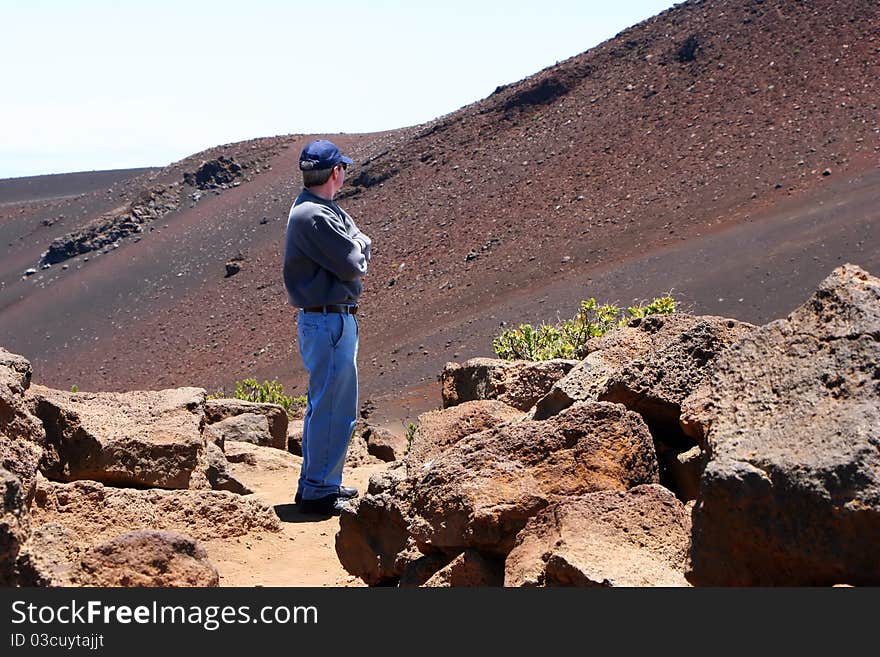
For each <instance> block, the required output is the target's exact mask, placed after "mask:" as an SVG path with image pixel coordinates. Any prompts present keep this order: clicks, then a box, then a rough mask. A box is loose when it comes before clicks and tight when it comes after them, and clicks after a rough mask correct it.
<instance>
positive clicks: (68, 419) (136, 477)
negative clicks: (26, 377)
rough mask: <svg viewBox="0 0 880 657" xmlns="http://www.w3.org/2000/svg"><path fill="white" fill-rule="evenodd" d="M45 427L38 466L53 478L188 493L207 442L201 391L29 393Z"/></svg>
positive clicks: (37, 388) (38, 389)
mask: <svg viewBox="0 0 880 657" xmlns="http://www.w3.org/2000/svg"><path fill="white" fill-rule="evenodd" d="M29 395H30V397H31V401H32V404H33V408H34V413H35V414H36V415H37V416H38V417H39V418H40V419H41V420H42V421H43V425H44V426H45V428H46V442H47V449H46V456H45V459H44V461H43V465H42V469H43V472H45V474H46V475H47V476H48V477H50V478H52V479H55V480H58V481H74V480H77V479H90V480H94V481H101V482H104V483H107V484H114V485H120V486H154V487H159V488H187V487H188V486H189V484H190V478H191V476H192V473H193V470H194V469H195V468H196V467H197V465H198V462H199V455H200V453H201V451H202V447H203V445H204V442H205V440H204V437H203V436H202V426H203V423H204V409H205V391H204V390H202V389H201V388H177V389H175V390H159V391H140V392H125V393H112V392H77V393H71V392H62V391H59V390H52V389H50V388H45V387H43V386H33V387H32V388H31V390H30V391H29Z"/></svg>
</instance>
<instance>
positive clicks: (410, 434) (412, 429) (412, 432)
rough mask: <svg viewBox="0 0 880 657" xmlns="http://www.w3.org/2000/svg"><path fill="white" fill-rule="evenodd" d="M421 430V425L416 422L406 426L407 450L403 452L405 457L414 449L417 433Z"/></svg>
mask: <svg viewBox="0 0 880 657" xmlns="http://www.w3.org/2000/svg"><path fill="white" fill-rule="evenodd" d="M418 430H419V425H417V424H416V423H415V422H410V423H409V424H408V425H406V449H404V450H403V453H404V455H406V454H409V450H410V449H411V448H412V444H413V440H415V437H416V432H417V431H418Z"/></svg>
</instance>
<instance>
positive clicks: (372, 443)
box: [363, 426, 407, 463]
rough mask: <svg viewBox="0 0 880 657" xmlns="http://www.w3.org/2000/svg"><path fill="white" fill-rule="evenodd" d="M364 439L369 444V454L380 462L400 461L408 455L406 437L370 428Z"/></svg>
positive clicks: (379, 428) (366, 431)
mask: <svg viewBox="0 0 880 657" xmlns="http://www.w3.org/2000/svg"><path fill="white" fill-rule="evenodd" d="M363 437H364V440H365V441H366V442H367V452H369V453H370V454H372V455H373V456H375V457H376V458H377V459H379V460H380V461H385V462H386V463H390V462H392V461H399V460H400V459H402V458H403V457H404V455H405V453H406V448H407V441H406V437H405V436H399V435H397V434H394V433H391V432H390V431H388V430H387V429H382V428H381V427H375V426H368V427H367V429H366V430H365V431H364V434H363Z"/></svg>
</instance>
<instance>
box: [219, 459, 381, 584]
mask: <svg viewBox="0 0 880 657" xmlns="http://www.w3.org/2000/svg"><path fill="white" fill-rule="evenodd" d="M250 449H251V450H252V451H253V452H255V453H257V454H258V457H259V460H258V463H257V466H256V467H254V466H250V465H246V464H244V463H238V464H232V465H231V468H230V469H231V470H232V472H233V473H234V475H235V476H236V477H237V478H238V479H239V480H240V481H242V482H243V483H245V484H246V485H247V486H248V487H250V488H251V489H252V490H253V491H254V493H253V494H252V497H254V498H256V499H259V500H260V501H262V502H264V503H266V504H268V505H269V506H271V507H273V508H274V509H275V512H276V513H277V514H278V517H279V518H280V520H281V523H282V527H283V530H282V532H281V533H280V534H272V533H253V534H248V535H247V536H242V537H239V538H232V539H226V540H219V539H218V540H215V541H207V542H203V545H204V546H205V549H206V550H207V551H208V556H209V558H210V559H211V562H212V563H213V564H214V565H215V566H216V567H217V570H218V571H219V572H220V585H221V586H339V587H343V586H345V587H347V586H364V584H363V582H361V580H360V579H358V578H355V577H352V576H351V575H349V574H348V573H347V572H345V570H344V569H343V568H342V566H341V565H340V563H339V559H338V558H337V556H336V550H335V547H334V544H335V536H336V532H337V531H338V530H339V518H338V517H322V516H313V515H305V514H301V513H299V512H298V511H297V508H296V506H295V505H294V504H293V494H294V492H295V488H296V480H297V477H298V476H299V469H300V465H301V464H302V459H301V458H300V457H298V456H295V455H293V454H287V453H285V452H281V451H279V450H276V449H273V448H270V447H262V448H261V447H255V448H250ZM385 467H387V465H386V464H375V465H365V466H359V467H346V468H345V470H344V475H343V477H344V479H343V480H344V482H345V484H346V485H347V486H355V487H356V488H358V490H359V491H361V494H363V493H364V492H365V491H366V489H367V483H368V481H369V478H370V476H371V475H372V474H373V473H375V472H378V471H379V470H382V469H384V468H385Z"/></svg>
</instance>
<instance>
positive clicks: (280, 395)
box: [208, 378, 307, 417]
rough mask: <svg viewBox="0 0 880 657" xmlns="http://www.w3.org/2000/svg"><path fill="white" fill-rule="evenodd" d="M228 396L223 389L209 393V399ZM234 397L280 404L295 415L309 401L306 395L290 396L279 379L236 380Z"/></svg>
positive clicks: (289, 413) (291, 415)
mask: <svg viewBox="0 0 880 657" xmlns="http://www.w3.org/2000/svg"><path fill="white" fill-rule="evenodd" d="M222 397H226V393H225V391H224V390H223V389H220V390H218V391H217V392H215V393H214V394H213V395H208V399H218V398H222ZM232 397H233V399H243V400H244V401H250V402H257V403H258V404H278V405H279V406H281V407H282V408H283V409H284V410H285V411H287V415H288V416H290V417H293V416H294V415H296V413H297V410H298V409H300V408H302V407H304V406H305V405H306V403H307V399H306V396H305V395H302V396H300V397H289V396H287V395H285V394H284V386H283V385H281V383H279V382H278V381H277V380H272V381H263V383H258V382H257V380H256V379H253V378H250V379H244V380H243V381H236V382H235V392H234V393H233V394H232Z"/></svg>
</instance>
